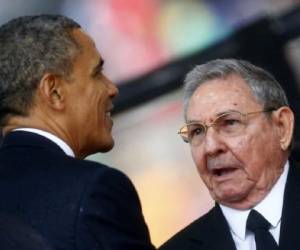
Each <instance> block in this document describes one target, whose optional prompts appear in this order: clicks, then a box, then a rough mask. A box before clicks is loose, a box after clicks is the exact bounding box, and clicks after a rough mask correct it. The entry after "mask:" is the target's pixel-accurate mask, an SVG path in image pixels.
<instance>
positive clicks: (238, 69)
mask: <svg viewBox="0 0 300 250" xmlns="http://www.w3.org/2000/svg"><path fill="white" fill-rule="evenodd" d="M230 75H238V76H240V77H241V78H242V79H244V80H245V83H246V84H247V85H248V86H249V88H250V90H251V91H252V93H253V95H254V97H255V98H256V99H257V101H258V103H260V104H261V105H262V106H263V108H264V109H265V110H270V109H278V108H280V107H282V106H288V105H289V104H288V100H287V97H286V94H285V92H284V90H283V89H282V87H281V86H280V84H279V83H278V82H277V81H276V79H275V78H274V77H273V76H272V75H271V74H270V73H268V72H267V71H265V70H263V69H262V68H259V67H257V66H254V65H253V64H251V63H249V62H247V61H243V60H237V59H216V60H213V61H209V62H208V63H205V64H202V65H198V66H196V67H195V68H194V69H193V70H191V71H190V72H189V73H188V74H187V76H186V78H185V81H184V83H185V87H184V116H185V118H186V112H187V109H188V105H189V101H190V98H191V96H192V95H193V93H194V92H195V91H196V89H197V88H198V87H199V86H200V85H201V84H203V83H205V82H207V81H210V80H214V79H225V78H227V77H228V76H230Z"/></svg>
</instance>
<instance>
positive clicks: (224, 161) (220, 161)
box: [206, 156, 242, 170]
mask: <svg viewBox="0 0 300 250" xmlns="http://www.w3.org/2000/svg"><path fill="white" fill-rule="evenodd" d="M206 166H207V169H208V170H215V169H222V168H242V164H241V163H240V162H239V161H238V160H236V159H232V158H228V157H222V156H220V157H214V158H208V159H207V160H206Z"/></svg>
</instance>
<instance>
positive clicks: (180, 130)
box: [177, 108, 277, 144]
mask: <svg viewBox="0 0 300 250" xmlns="http://www.w3.org/2000/svg"><path fill="white" fill-rule="evenodd" d="M275 110H277V109H275V108H270V109H266V110H260V111H254V112H247V113H242V112H240V111H238V110H230V111H225V112H224V113H222V114H221V115H219V116H217V117H216V118H215V119H214V120H213V122H211V123H209V124H206V123H204V122H200V121H192V122H190V123H186V124H185V125H184V126H182V127H181V128H180V129H179V131H178V132H177V134H179V135H180V136H181V138H182V140H183V141H184V142H186V143H190V141H188V139H187V140H185V138H188V136H186V137H184V136H183V134H186V133H187V131H185V132H182V130H183V129H184V128H187V126H189V125H193V124H200V125H202V126H203V128H204V136H203V138H205V136H206V133H207V130H208V129H209V128H210V127H214V125H215V124H216V121H217V120H218V119H220V117H223V116H226V115H228V114H231V113H238V114H240V115H242V116H243V117H247V116H248V115H253V114H259V113H269V112H273V111H275ZM190 144H191V143H190Z"/></svg>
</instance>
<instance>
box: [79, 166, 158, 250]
mask: <svg viewBox="0 0 300 250" xmlns="http://www.w3.org/2000/svg"><path fill="white" fill-rule="evenodd" d="M78 223H79V224H82V225H79V226H78V232H77V234H76V235H78V240H77V243H78V249H81V248H80V245H81V244H85V243H86V242H87V241H89V242H91V241H93V242H95V243H94V244H91V245H90V247H91V248H90V249H93V250H96V249H97V250H98V249H99V250H100V249H101V250H102V249H105V250H119V249H120V250H121V249H125V250H127V249H128V250H153V249H154V247H153V245H152V244H151V241H150V237H149V231H148V228H147V226H146V223H145V221H144V217H143V215H142V209H141V204H140V201H139V198H138V195H137V192H136V190H135V188H134V186H133V184H132V183H131V181H130V180H129V179H128V177H127V176H126V175H124V174H123V173H121V172H120V171H118V170H115V169H111V168H105V170H104V171H100V172H99V173H97V174H95V176H93V178H92V180H91V183H90V185H89V187H87V190H86V194H85V195H84V197H83V200H82V205H81V207H80V212H79V218H78ZM82 228H84V229H83V230H81V229H82ZM83 234H90V236H89V237H90V239H89V240H86V239H84V235H83ZM84 242H85V243H84Z"/></svg>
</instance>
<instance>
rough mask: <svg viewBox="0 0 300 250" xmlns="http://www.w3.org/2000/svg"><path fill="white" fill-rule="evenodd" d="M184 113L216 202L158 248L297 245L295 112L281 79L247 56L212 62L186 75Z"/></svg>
mask: <svg viewBox="0 0 300 250" xmlns="http://www.w3.org/2000/svg"><path fill="white" fill-rule="evenodd" d="M184 114H185V120H186V124H185V125H184V126H183V127H182V128H181V129H180V130H179V134H180V135H181V136H182V138H183V140H184V141H185V142H187V143H189V145H190V148H191V153H192V157H193V160H194V162H195V164H196V166H197V169H198V172H199V174H200V176H201V178H202V180H203V181H204V183H205V184H206V186H207V188H208V190H209V192H210V194H211V196H212V198H213V199H214V200H215V201H216V205H215V207H214V208H212V209H211V210H210V211H209V212H208V213H207V214H205V215H204V216H203V217H201V218H199V219H198V220H196V221H195V222H193V223H192V224H191V225H189V226H187V227H186V228H185V229H183V230H182V231H180V232H179V233H177V234H176V235H175V236H173V237H172V238H171V239H170V240H168V241H167V242H166V243H165V244H164V245H163V246H161V248H160V249H161V250H177V249H178V250H182V249H185V250H192V249H197V250H201V249H207V250H221V249H226V250H231V249H232V250H233V249H237V250H255V249H257V250H271V249H272V250H275V249H285V250H289V249H298V248H299V246H300V237H299V234H298V229H299V227H300V214H299V211H300V172H299V170H298V169H297V167H296V166H294V165H292V164H289V161H288V158H289V155H290V147H291V142H292V137H293V128H294V115H293V112H292V110H291V109H290V108H289V105H288V101H287V98H286V95H285V93H284V91H283V89H282V88H281V86H280V84H279V83H278V82H277V81H276V80H275V79H274V77H273V76H272V75H270V74H269V73H268V72H266V71H265V70H263V69H261V68H259V67H256V66H254V65H252V64H250V63H249V62H246V61H242V60H235V59H223V60H220V59H218V60H214V61H210V62H208V63H206V64H203V65H200V66H196V67H195V68H194V69H193V70H192V71H191V72H190V73H188V75H187V77H186V79H185V95H184ZM290 165H291V166H290Z"/></svg>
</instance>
